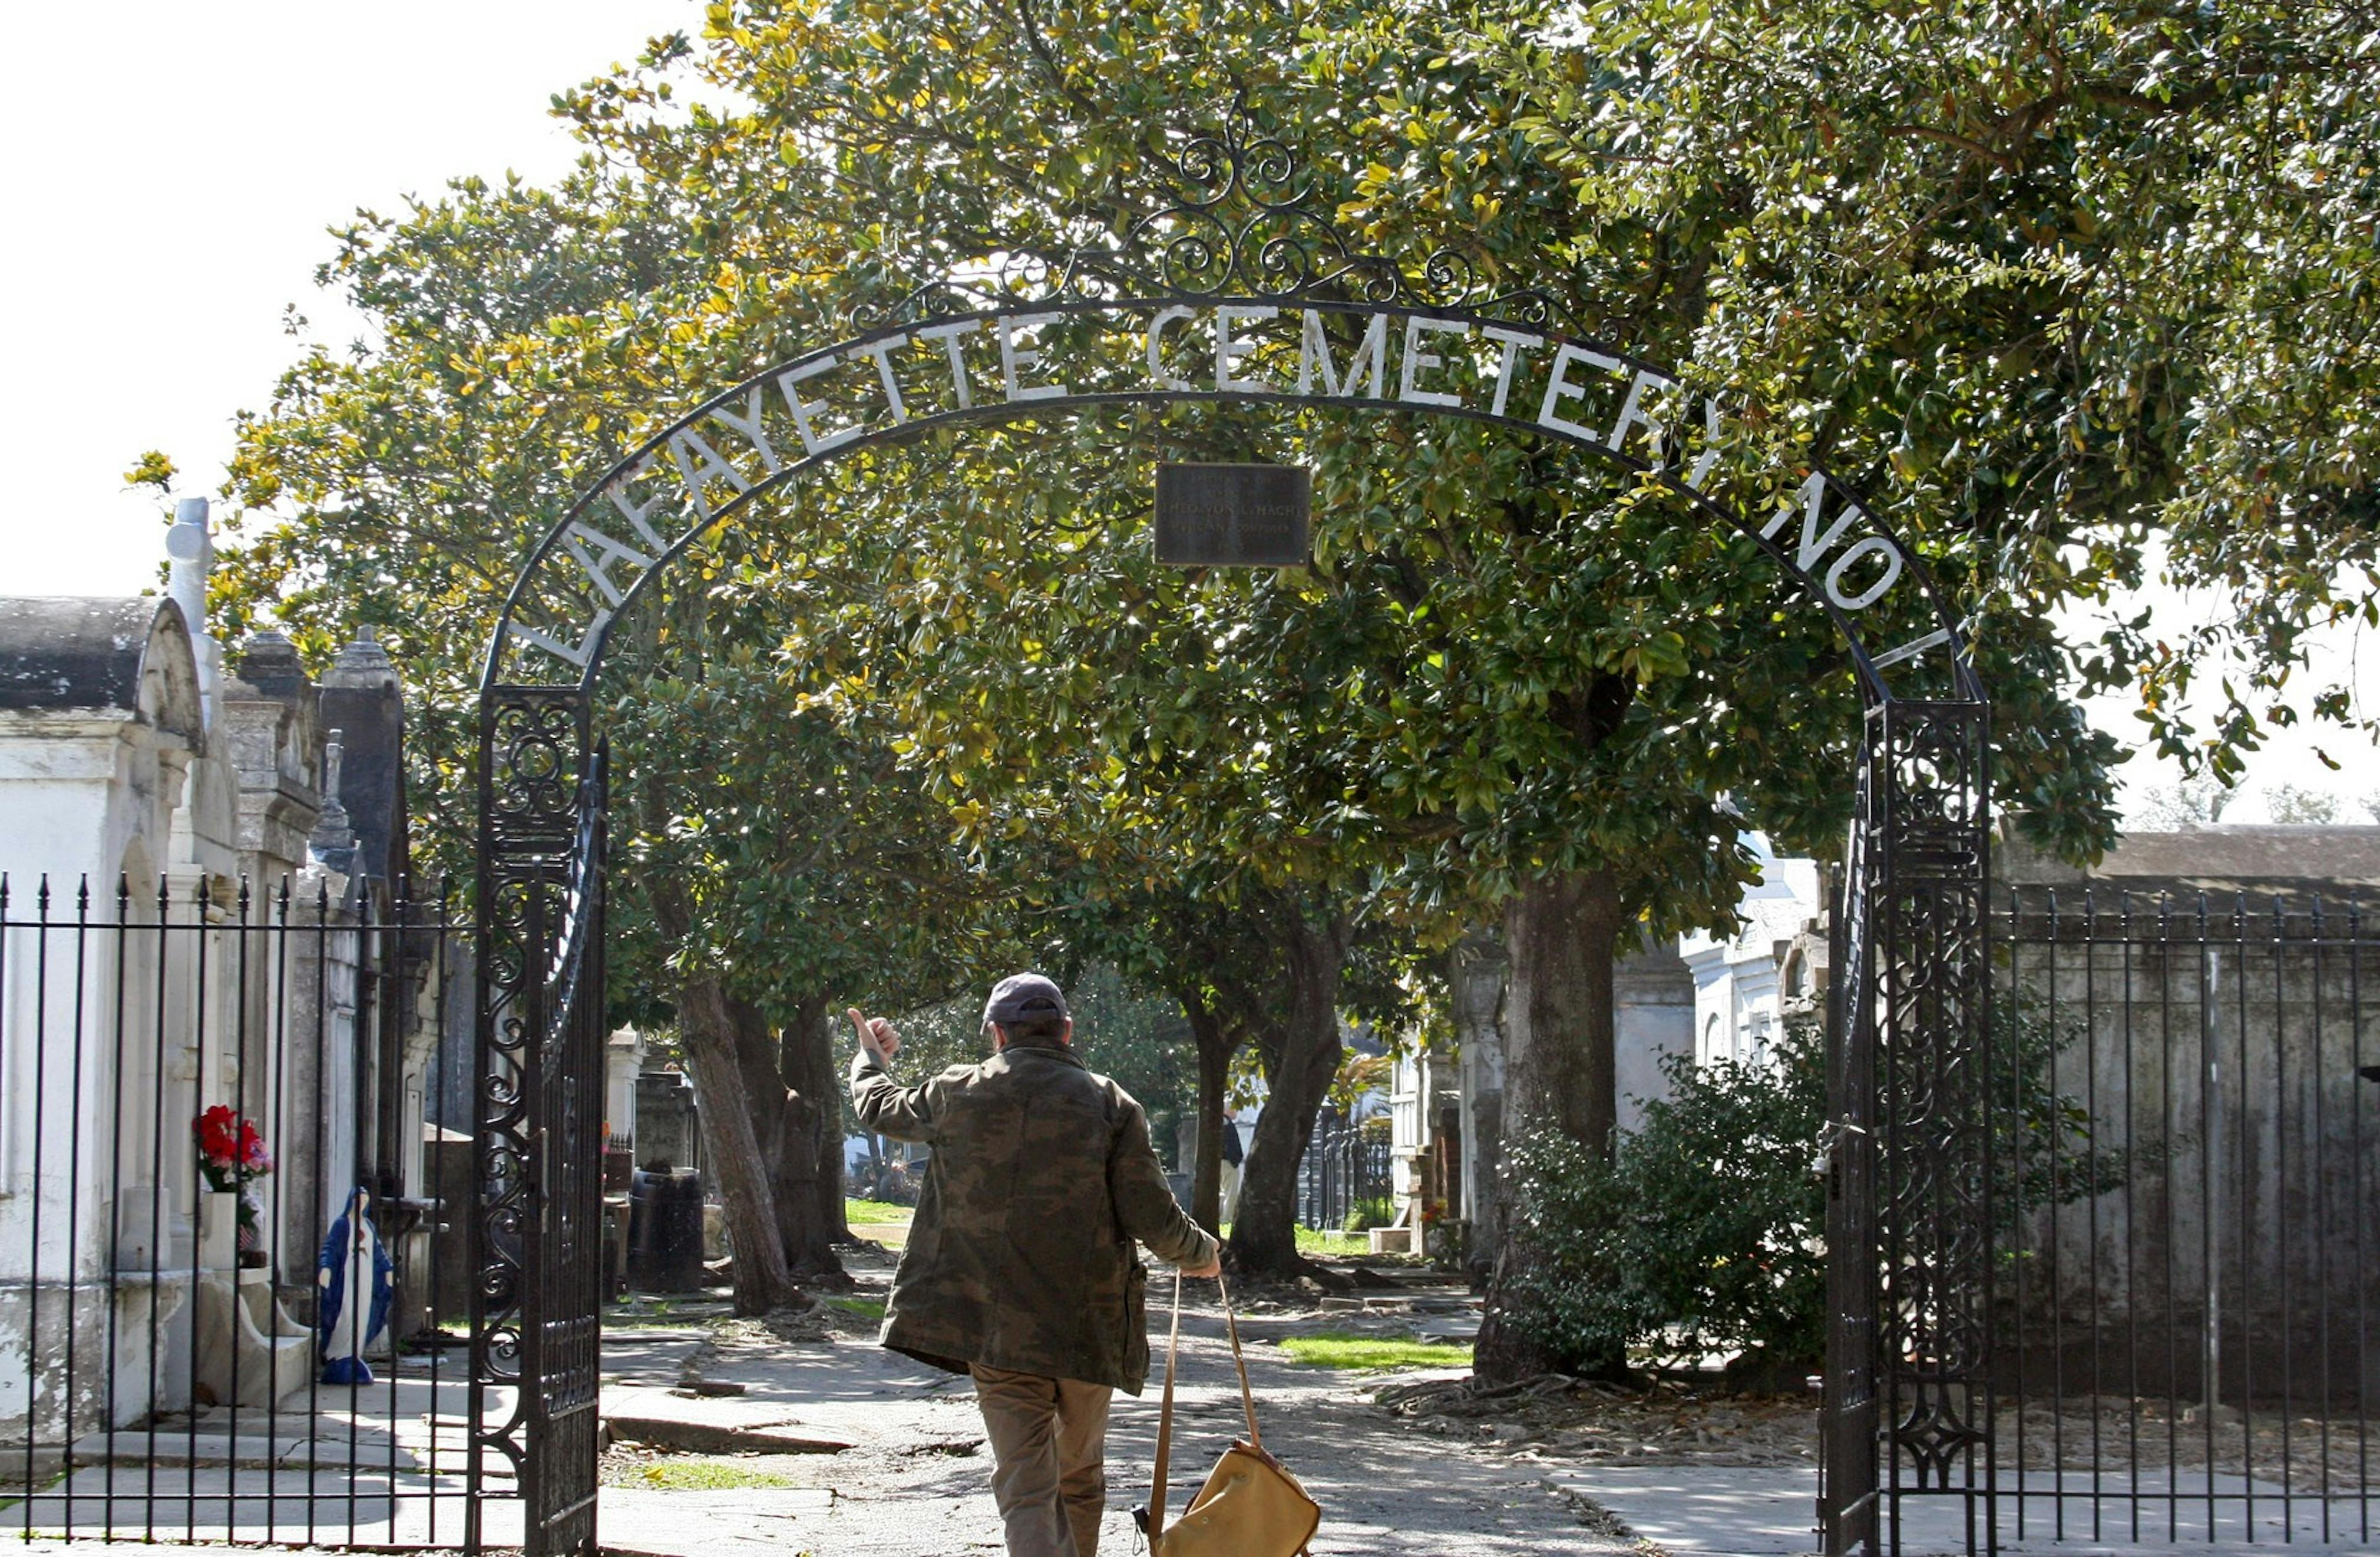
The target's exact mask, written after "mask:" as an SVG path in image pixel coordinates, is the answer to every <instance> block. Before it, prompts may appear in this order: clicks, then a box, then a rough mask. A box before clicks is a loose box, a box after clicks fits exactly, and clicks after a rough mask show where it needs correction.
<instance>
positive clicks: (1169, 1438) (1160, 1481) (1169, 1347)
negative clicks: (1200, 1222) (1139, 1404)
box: [1147, 1265, 1182, 1551]
mask: <svg viewBox="0 0 2380 1557" xmlns="http://www.w3.org/2000/svg"><path fill="white" fill-rule="evenodd" d="M1181 1352H1182V1268H1181V1267H1180V1266H1178V1265H1177V1266H1175V1267H1174V1269H1173V1334H1172V1339H1170V1340H1168V1341H1167V1342H1166V1343H1165V1404H1164V1405H1162V1406H1160V1407H1159V1409H1158V1413H1157V1474H1156V1475H1155V1476H1154V1477H1152V1478H1150V1481H1149V1488H1148V1524H1147V1535H1148V1550H1149V1551H1156V1550H1157V1541H1158V1538H1159V1537H1160V1536H1162V1535H1163V1534H1165V1471H1166V1466H1167V1463H1168V1462H1169V1461H1171V1460H1172V1457H1173V1365H1174V1362H1175V1360H1176V1359H1177V1358H1178V1357H1179V1356H1180V1355H1181Z"/></svg>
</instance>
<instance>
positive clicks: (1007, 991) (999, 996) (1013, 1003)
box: [983, 973, 1068, 1028]
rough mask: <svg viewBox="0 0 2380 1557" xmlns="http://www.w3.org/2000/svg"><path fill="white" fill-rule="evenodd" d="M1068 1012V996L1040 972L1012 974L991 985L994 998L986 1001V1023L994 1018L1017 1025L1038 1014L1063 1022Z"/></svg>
mask: <svg viewBox="0 0 2380 1557" xmlns="http://www.w3.org/2000/svg"><path fill="white" fill-rule="evenodd" d="M1067 1016H1068V1012H1067V1010H1066V997H1065V996H1064V995H1062V994H1060V993H1059V992H1058V986H1057V985H1055V984H1053V983H1051V982H1050V980H1049V979H1044V978H1042V977H1041V975H1039V974H1038V973H1012V974H1010V975H1009V976H1008V977H1007V978H1005V979H1002V980H1001V981H1000V982H999V983H997V984H994V985H993V986H992V987H991V998H990V1000H987V1001H985V1002H984V1003H983V1020H984V1025H985V1026H986V1027H990V1025H991V1024H992V1023H994V1022H998V1023H999V1024H1000V1025H1001V1026H1002V1027H1003V1028H1005V1027H1013V1026H1014V1025H1015V1024H1016V1023H1018V1022H1029V1021H1033V1020H1036V1019H1037V1018H1046V1019H1048V1020H1050V1021H1056V1022H1062V1021H1065V1020H1066V1019H1067Z"/></svg>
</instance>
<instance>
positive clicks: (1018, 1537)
mask: <svg viewBox="0 0 2380 1557" xmlns="http://www.w3.org/2000/svg"><path fill="white" fill-rule="evenodd" d="M971 1371H972V1372H973V1373H974V1375H975V1398H976V1404H977V1405H979V1406H981V1407H982V1408H983V1426H984V1431H985V1433H986V1435H987V1436H988V1437H990V1440H991V1496H992V1501H993V1502H997V1503H998V1504H999V1505H1000V1518H1001V1522H1002V1525H1004V1526H1005V1527H1006V1528H1007V1532H1008V1554H1009V1557H1098V1553H1099V1516H1100V1514H1103V1513H1104V1512H1105V1511H1106V1508H1107V1497H1108V1477H1107V1440H1108V1398H1109V1396H1111V1394H1113V1393H1115V1392H1114V1391H1112V1390H1111V1389H1109V1388H1108V1387H1107V1386H1106V1385H1105V1384H1084V1383H1078V1382H1076V1381H1075V1380H1072V1379H1049V1378H1044V1377H1042V1376H1041V1375H1040V1374H1038V1373H1012V1372H1010V1371H1009V1370H1008V1369H1006V1368H985V1367H982V1366H980V1365H978V1366H977V1367H976V1368H973V1369H972V1370H971Z"/></svg>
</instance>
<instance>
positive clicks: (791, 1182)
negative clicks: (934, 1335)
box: [778, 995, 851, 1278]
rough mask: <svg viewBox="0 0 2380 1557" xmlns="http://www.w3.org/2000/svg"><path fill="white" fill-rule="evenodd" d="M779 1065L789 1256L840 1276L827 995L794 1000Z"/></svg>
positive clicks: (840, 1211) (838, 1157)
mask: <svg viewBox="0 0 2380 1557" xmlns="http://www.w3.org/2000/svg"><path fill="white" fill-rule="evenodd" d="M779 1064H780V1065H781V1067H782V1074H783V1077H784V1081H785V1085H786V1086H787V1087H788V1088H789V1089H791V1093H790V1098H791V1102H792V1109H791V1112H790V1113H789V1114H788V1119H787V1124H788V1131H787V1136H786V1140H785V1146H784V1156H783V1160H782V1164H781V1168H780V1173H781V1175H782V1176H781V1182H782V1183H783V1184H785V1185H786V1186H787V1193H786V1195H785V1197H784V1200H783V1203H781V1204H780V1205H779V1207H778V1216H779V1217H780V1218H781V1219H782V1220H783V1222H784V1223H785V1259H786V1260H787V1262H788V1263H790V1264H791V1265H792V1267H793V1269H794V1270H795V1272H797V1273H798V1274H801V1275H804V1276H826V1277H832V1278H841V1277H842V1276H843V1275H844V1269H843V1260H842V1259H840V1258H839V1257H838V1256H837V1255H836V1254H835V1252H834V1246H835V1244H836V1243H837V1242H838V1241H840V1240H844V1239H847V1238H849V1237H850V1236H851V1229H850V1227H849V1225H848V1224H847V1223H846V1222H844V1207H843V1097H842V1087H843V1077H842V1076H841V1074H840V1073H839V1071H838V1068H837V1066H836V1065H835V1063H834V1026H833V1017H832V1013H831V1008H830V1006H829V1004H828V1001H827V999H826V997H825V996H824V995H812V996H807V997H805V998H804V999H802V1000H800V1001H798V1002H796V1003H795V1006H794V1015H793V1020H792V1021H791V1022H790V1023H788V1024H787V1025H786V1028H785V1030H784V1036H783V1045H782V1053H781V1058H780V1060H779Z"/></svg>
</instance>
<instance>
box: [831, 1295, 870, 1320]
mask: <svg viewBox="0 0 2380 1557" xmlns="http://www.w3.org/2000/svg"><path fill="white" fill-rule="evenodd" d="M826 1303H827V1307H828V1308H840V1309H842V1310H843V1311H844V1313H846V1314H857V1315H858V1316H859V1317H860V1318H861V1319H863V1320H880V1319H882V1318H883V1317H884V1300H883V1299H882V1298H880V1297H830V1298H828V1299H827V1300H826Z"/></svg>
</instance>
